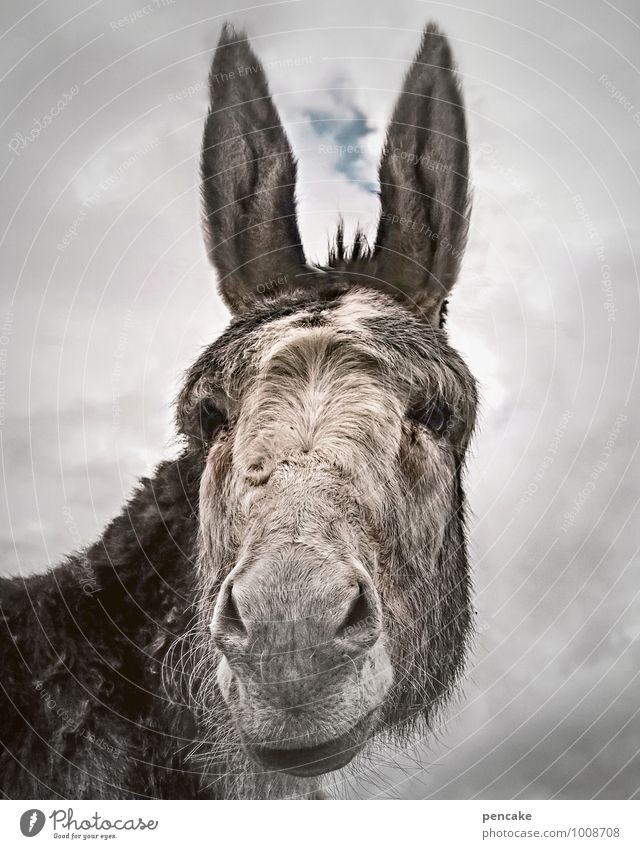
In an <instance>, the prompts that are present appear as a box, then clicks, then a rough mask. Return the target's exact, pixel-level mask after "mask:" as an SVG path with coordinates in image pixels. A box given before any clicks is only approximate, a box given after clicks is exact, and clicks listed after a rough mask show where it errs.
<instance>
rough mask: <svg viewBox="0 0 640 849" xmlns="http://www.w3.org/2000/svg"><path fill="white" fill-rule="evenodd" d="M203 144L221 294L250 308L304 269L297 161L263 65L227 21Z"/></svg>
mask: <svg viewBox="0 0 640 849" xmlns="http://www.w3.org/2000/svg"><path fill="white" fill-rule="evenodd" d="M209 86H210V97H211V105H210V107H209V114H208V116H207V120H206V124H205V129H204V139H203V147H202V159H201V174H202V194H203V200H204V214H205V236H206V240H207V248H208V251H209V256H210V258H211V261H212V262H213V264H214V266H215V267H216V269H217V271H218V274H219V287H220V292H221V294H222V296H223V298H224V300H225V301H226V303H227V305H228V306H229V308H230V309H231V310H232V312H234V313H242V312H244V311H245V310H246V309H250V308H251V306H252V305H253V304H255V303H256V301H260V300H261V299H263V298H264V297H268V296H269V295H270V294H271V295H272V294H273V293H274V289H277V288H280V286H286V287H287V288H290V287H291V286H292V285H295V284H294V282H293V278H294V277H295V276H296V275H297V274H300V273H301V272H302V271H303V269H304V262H305V259H304V252H303V249H302V245H301V241H300V233H299V231H298V224H297V220H296V209H295V197H294V192H295V182H296V163H295V160H294V158H293V155H292V153H291V148H290V147H289V142H288V140H287V137H286V135H285V132H284V130H283V128H282V125H281V123H280V118H279V116H278V112H277V110H276V108H275V106H274V105H273V101H272V100H271V96H270V94H269V87H268V85H267V79H266V76H265V73H264V70H263V67H262V64H261V63H260V61H259V60H258V58H257V57H256V55H255V53H254V52H253V50H252V49H251V47H250V45H249V42H248V41H247V39H246V36H245V35H244V34H238V33H236V32H235V30H234V29H233V27H231V26H230V25H228V24H225V26H224V28H223V30H222V35H221V36H220V41H219V43H218V47H217V49H216V52H215V55H214V57H213V65H212V67H211V74H210V77H209Z"/></svg>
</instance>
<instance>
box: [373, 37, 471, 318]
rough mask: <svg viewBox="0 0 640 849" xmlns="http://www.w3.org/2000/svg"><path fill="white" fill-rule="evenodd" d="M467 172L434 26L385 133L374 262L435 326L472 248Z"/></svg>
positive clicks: (458, 97)
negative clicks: (468, 239)
mask: <svg viewBox="0 0 640 849" xmlns="http://www.w3.org/2000/svg"><path fill="white" fill-rule="evenodd" d="M468 171H469V153H468V147H467V131H466V122H465V113H464V105H463V102H462V94H461V91H460V87H459V85H458V82H457V79H456V76H455V70H454V66H453V58H452V55H451V48H450V46H449V42H448V41H447V39H446V38H445V37H444V35H442V34H441V33H440V32H439V30H438V29H437V27H436V26H435V25H434V24H429V25H428V26H427V28H426V30H425V32H424V35H423V37H422V42H421V44H420V48H419V50H418V53H417V55H416V58H415V60H414V62H413V64H412V65H411V67H410V69H409V72H408V73H407V76H406V78H405V81H404V86H403V90H402V93H401V95H400V97H399V99H398V102H397V103H396V106H395V109H394V112H393V116H392V119H391V123H390V125H389V129H388V131H387V137H386V141H385V145H384V149H383V153H382V160H381V162H380V172H379V176H380V200H381V204H382V212H381V216H380V222H379V225H378V232H377V235H376V242H375V247H374V255H373V259H374V267H375V276H376V278H377V281H378V285H382V286H383V287H384V288H385V289H386V290H387V291H388V292H389V293H390V294H392V295H394V296H395V297H397V298H399V299H400V300H402V301H404V302H405V303H406V304H407V305H408V306H409V307H411V308H412V309H413V310H414V311H417V312H419V313H420V314H421V315H424V316H426V317H427V318H428V319H429V321H431V322H433V323H434V324H436V325H438V324H439V323H440V319H441V312H442V307H443V304H444V302H445V299H446V297H447V295H448V293H449V292H450V290H451V288H452V287H453V284H454V283H455V280H456V277H457V275H458V270H459V267H460V261H461V259H462V253H463V251H464V247H465V243H466V237H467V229H468V218H469V212H470V201H469V185H468V177H469V173H468Z"/></svg>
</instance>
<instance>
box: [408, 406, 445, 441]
mask: <svg viewBox="0 0 640 849" xmlns="http://www.w3.org/2000/svg"><path fill="white" fill-rule="evenodd" d="M409 417H410V418H411V419H412V420H413V421H414V422H416V423H417V424H419V425H422V427H428V428H429V430H430V431H431V432H432V433H434V434H435V435H436V436H442V434H443V433H445V431H446V430H447V428H448V426H449V419H450V415H449V410H448V408H447V406H446V405H445V404H443V403H440V402H438V401H430V402H428V403H427V404H423V405H421V406H419V407H415V408H414V409H413V410H411V411H410V412H409Z"/></svg>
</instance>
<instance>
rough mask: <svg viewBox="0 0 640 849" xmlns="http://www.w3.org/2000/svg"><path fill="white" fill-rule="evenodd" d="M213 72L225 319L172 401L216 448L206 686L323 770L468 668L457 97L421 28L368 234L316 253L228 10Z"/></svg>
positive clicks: (423, 707) (467, 413)
mask: <svg viewBox="0 0 640 849" xmlns="http://www.w3.org/2000/svg"><path fill="white" fill-rule="evenodd" d="M240 68H250V69H251V70H252V73H251V74H246V73H244V74H240V73H239V69H240ZM211 92H212V106H211V109H210V112H209V116H208V118H207V122H206V128H205V134H204V149H203V155H202V173H203V194H204V200H205V213H206V233H207V240H208V246H209V252H210V256H211V258H212V261H213V263H214V265H215V267H216V269H217V271H218V273H219V278H220V288H221V292H222V294H223V297H224V298H225V300H226V302H227V304H228V305H229V307H230V308H231V310H232V312H233V313H234V321H233V322H232V324H231V326H230V328H229V329H228V330H227V331H226V332H225V333H224V334H223V335H222V337H220V339H218V340H217V342H215V343H214V344H213V345H212V346H211V347H210V348H209V349H208V350H207V351H205V352H204V354H203V355H202V356H201V357H200V358H199V360H198V361H197V362H196V364H195V365H194V367H193V368H192V369H191V371H190V373H189V375H188V377H187V380H186V383H185V386H184V388H183V390H182V392H181V395H180V398H179V404H178V420H179V424H180V427H181V429H182V432H183V433H184V434H186V436H187V437H188V439H189V440H190V443H191V446H192V448H193V450H196V451H202V462H203V472H202V478H201V486H200V508H199V509H200V528H201V533H200V543H199V545H200V554H199V570H200V571H199V576H200V581H199V583H200V602H199V604H200V611H201V617H202V625H203V629H202V631H201V642H200V662H199V667H198V668H199V670H200V674H199V676H198V684H197V685H195V686H197V688H198V691H199V692H198V695H199V699H198V704H199V705H200V706H201V707H202V706H204V707H205V714H204V721H205V722H206V716H207V714H206V709H207V705H209V704H213V703H214V702H215V700H216V699H217V698H218V694H219V693H221V695H222V697H223V699H224V702H225V704H226V706H227V708H228V710H229V711H230V713H231V716H232V718H233V721H234V723H235V727H236V729H237V733H238V736H239V739H240V742H241V744H242V746H243V748H244V750H245V751H246V753H247V754H248V755H249V756H250V757H251V759H252V760H253V761H255V762H257V763H258V764H260V765H261V767H263V768H264V769H267V770H278V771H283V772H288V773H293V774H295V775H315V774H319V773H323V772H327V771H329V770H332V769H337V768H339V767H341V766H343V765H344V764H346V763H347V762H348V761H349V760H350V759H351V758H352V757H353V756H354V755H355V754H356V753H357V752H358V751H359V750H360V749H361V748H362V746H363V745H364V744H365V742H366V741H367V740H368V739H369V738H370V737H371V735H372V734H373V733H376V732H380V731H387V732H399V733H402V732H403V731H406V729H407V727H410V726H413V725H414V723H415V722H416V721H419V720H420V719H422V720H423V721H428V720H429V717H430V716H431V714H432V712H433V709H434V706H436V705H437V704H438V702H439V701H440V700H441V699H442V697H443V696H445V695H446V693H447V692H448V691H449V690H450V688H451V686H452V683H453V682H454V680H455V677H456V675H457V673H458V671H459V668H460V665H461V659H462V655H463V650H464V646H465V639H466V634H467V630H468V623H469V601H468V576H467V563H466V554H465V541H464V517H463V496H462V489H461V482H460V478H461V469H462V464H463V458H464V453H465V449H466V446H467V443H468V439H469V436H470V433H471V430H472V427H473V422H474V416H475V406H476V397H475V387H474V382H473V379H472V377H471V375H470V374H469V372H468V370H467V368H466V366H465V365H464V363H463V362H462V360H461V359H460V357H459V356H458V355H457V354H456V353H455V352H454V351H453V350H452V349H451V347H449V345H448V344H447V341H446V336H445V334H444V331H443V329H442V328H441V325H442V311H443V305H444V302H445V298H446V296H447V293H448V292H449V290H450V289H451V286H452V285H453V282H454V280H455V277H456V274H457V270H458V266H459V261H460V257H461V253H462V249H463V247H464V239H465V234H466V224H467V218H466V216H467V207H468V203H467V158H468V157H467V147H466V135H465V122H464V113H463V108H462V102H461V95H460V91H459V89H458V87H457V84H456V81H455V78H454V74H453V70H452V61H451V56H450V51H449V46H448V43H447V42H446V40H445V39H444V37H443V36H442V35H440V34H439V33H438V32H437V30H436V29H435V28H434V27H428V28H427V30H426V31H425V34H424V37H423V40H422V44H421V47H420V50H419V53H418V56H417V58H416V61H415V62H414V64H413V66H412V67H411V69H410V71H409V73H408V75H407V78H406V81H405V86H404V90H403V93H402V94H401V96H400V98H399V101H398V103H397V105H396V108H395V111H394V114H393V119H392V122H391V125H390V128H389V131H388V135H387V140H386V144H385V148H384V152H383V156H382V161H381V165H380V183H381V200H382V213H381V219H380V224H379V227H378V233H377V236H376V241H375V245H374V247H373V248H372V249H371V250H368V249H367V250H365V249H363V248H362V241H361V239H360V238H358V240H357V244H356V246H355V248H354V250H353V251H352V252H351V253H348V252H345V251H344V249H343V247H342V243H341V234H339V243H338V248H337V249H336V251H335V252H334V253H333V254H332V258H331V261H330V264H329V265H328V266H327V267H323V268H320V267H311V266H308V265H306V263H305V259H304V254H303V251H302V247H301V243H300V236H299V232H298V227H297V223H296V215H295V201H294V186H295V170H296V169H295V162H294V159H293V157H292V154H291V150H290V148H289V144H288V141H287V138H286V136H285V133H284V130H283V128H282V126H281V124H280V120H279V118H278V114H277V112H276V110H275V107H274V105H273V103H272V101H271V98H270V96H269V92H268V89H267V83H266V80H265V77H264V73H263V70H262V68H261V66H260V63H259V61H258V60H257V58H256V57H255V55H254V54H253V52H252V51H251V48H250V47H249V45H248V43H247V41H246V38H245V37H242V36H239V35H237V34H236V33H235V32H233V31H232V30H231V29H230V28H228V27H227V28H225V30H224V32H223V35H222V38H221V41H220V44H219V46H218V49H217V51H216V54H215V57H214V62H213V69H212V73H211ZM436 161H437V162H438V163H439V165H438V168H434V166H433V163H434V162H436ZM204 626H206V630H205V627H204ZM203 669H204V670H205V672H204V673H203V672H202V670H203ZM226 742H227V745H228V741H226Z"/></svg>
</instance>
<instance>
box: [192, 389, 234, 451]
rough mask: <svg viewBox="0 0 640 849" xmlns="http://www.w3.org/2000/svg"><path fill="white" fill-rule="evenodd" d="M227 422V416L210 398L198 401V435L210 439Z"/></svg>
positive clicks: (206, 439)
mask: <svg viewBox="0 0 640 849" xmlns="http://www.w3.org/2000/svg"><path fill="white" fill-rule="evenodd" d="M226 423H227V416H226V414H225V412H224V410H221V409H220V407H218V406H217V405H216V404H215V403H214V402H213V401H212V400H211V399H210V398H205V399H204V401H201V402H200V405H199V407H198V410H197V430H198V436H199V437H200V438H201V439H204V440H205V441H207V442H208V441H210V440H211V439H213V437H214V436H215V435H216V434H217V433H218V431H219V430H221V429H222V428H223V427H224V426H225V425H226Z"/></svg>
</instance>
